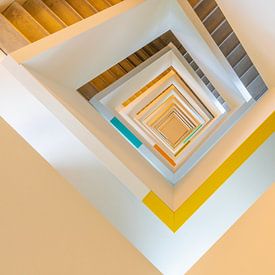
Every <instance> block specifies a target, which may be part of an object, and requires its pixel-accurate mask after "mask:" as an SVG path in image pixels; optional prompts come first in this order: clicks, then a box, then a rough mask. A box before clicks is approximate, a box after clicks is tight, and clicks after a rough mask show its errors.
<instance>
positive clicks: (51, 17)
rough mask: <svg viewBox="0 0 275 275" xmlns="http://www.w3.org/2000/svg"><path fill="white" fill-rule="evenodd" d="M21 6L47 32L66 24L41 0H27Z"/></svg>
mask: <svg viewBox="0 0 275 275" xmlns="http://www.w3.org/2000/svg"><path fill="white" fill-rule="evenodd" d="M23 7H24V8H25V10H27V11H28V12H29V14H31V15H32V17H33V18H34V19H35V20H36V21H37V22H38V23H40V24H41V25H42V26H43V27H44V28H45V29H46V30H47V31H48V32H49V33H54V32H57V31H59V30H61V29H63V28H65V27H66V24H65V23H64V22H62V20H60V19H59V18H58V17H57V16H56V14H55V13H53V12H52V11H51V10H50V9H49V8H48V6H47V5H45V4H44V3H43V2H42V1H41V0H27V1H26V2H25V3H24V4H23Z"/></svg>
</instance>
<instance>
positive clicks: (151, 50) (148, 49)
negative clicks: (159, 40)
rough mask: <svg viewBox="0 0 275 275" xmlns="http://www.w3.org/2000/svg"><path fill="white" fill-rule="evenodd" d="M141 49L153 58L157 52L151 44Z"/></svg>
mask: <svg viewBox="0 0 275 275" xmlns="http://www.w3.org/2000/svg"><path fill="white" fill-rule="evenodd" d="M143 49H144V50H145V51H146V52H147V53H148V55H149V56H153V55H154V54H156V53H157V52H158V51H157V49H156V48H154V47H153V46H152V45H151V44H148V45H146V46H144V47H143Z"/></svg>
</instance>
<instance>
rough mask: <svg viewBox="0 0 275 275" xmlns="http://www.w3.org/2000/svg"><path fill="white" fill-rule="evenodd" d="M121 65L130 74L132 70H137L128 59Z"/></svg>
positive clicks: (121, 62)
mask: <svg viewBox="0 0 275 275" xmlns="http://www.w3.org/2000/svg"><path fill="white" fill-rule="evenodd" d="M119 64H120V66H121V67H122V68H123V69H124V70H125V71H126V72H130V71H131V70H133V69H134V68H135V66H134V65H133V63H132V62H130V61H129V60H128V59H124V60H122V61H120V62H119Z"/></svg>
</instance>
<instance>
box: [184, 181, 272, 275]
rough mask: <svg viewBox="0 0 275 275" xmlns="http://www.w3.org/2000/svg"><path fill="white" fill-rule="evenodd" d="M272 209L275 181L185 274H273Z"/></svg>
mask: <svg viewBox="0 0 275 275" xmlns="http://www.w3.org/2000/svg"><path fill="white" fill-rule="evenodd" d="M274 213H275V183H274V184H273V185H272V187H271V188H270V189H268V191H266V193H265V194H264V195H263V196H262V197H261V198H260V199H259V200H257V202H256V203H255V204H254V205H253V206H252V207H251V208H250V209H249V210H248V211H247V213H245V215H244V216H243V217H241V219H240V220H238V221H237V223H236V224H235V225H234V226H232V228H230V230H229V231H228V232H227V233H226V234H225V235H224V236H223V237H222V238H221V239H220V240H219V241H218V242H217V243H216V244H215V245H214V246H213V247H212V248H211V249H210V250H209V251H208V252H207V253H206V254H205V255H204V256H203V257H202V258H201V259H200V260H199V261H198V263H196V264H195V266H194V267H192V268H191V269H190V271H189V272H187V274H188V275H220V274H222V275H232V274H234V275H244V274H247V275H248V274H249V275H259V274H263V275H273V274H274V273H275V260H274V252H275V234H274V232H275V216H274Z"/></svg>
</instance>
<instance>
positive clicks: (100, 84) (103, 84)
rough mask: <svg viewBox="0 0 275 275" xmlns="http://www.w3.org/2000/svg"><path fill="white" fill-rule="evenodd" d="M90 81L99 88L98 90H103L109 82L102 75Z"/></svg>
mask: <svg viewBox="0 0 275 275" xmlns="http://www.w3.org/2000/svg"><path fill="white" fill-rule="evenodd" d="M90 83H91V84H92V85H93V86H94V87H95V88H96V89H97V91H102V90H104V89H105V88H106V87H107V86H108V83H106V81H105V80H104V79H103V78H102V77H101V75H99V76H98V77H96V78H94V79H93V80H92V81H91V82H90Z"/></svg>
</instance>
